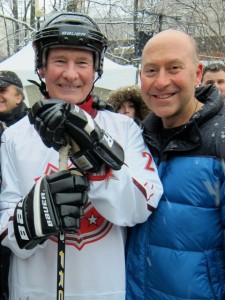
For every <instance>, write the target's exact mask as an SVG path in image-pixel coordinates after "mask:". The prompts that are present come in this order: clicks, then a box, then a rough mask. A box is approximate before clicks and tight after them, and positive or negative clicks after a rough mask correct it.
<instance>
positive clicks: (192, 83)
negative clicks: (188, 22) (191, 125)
mask: <svg viewBox="0 0 225 300" xmlns="http://www.w3.org/2000/svg"><path fill="white" fill-rule="evenodd" d="M202 68H203V66H202V64H201V63H200V62H199V61H198V55H197V47H196V43H195V41H194V39H193V38H192V37H190V36H189V35H187V34H186V33H184V32H181V31H177V30H172V29H169V30H165V31H162V32H160V33H159V34H157V35H155V36H154V37H153V38H152V39H150V40H149V41H148V43H147V44H146V46H145V48H144V50H143V53H142V64H141V71H140V79H141V90H142V97H143V99H144V102H145V103H146V105H147V106H148V107H149V108H150V110H151V111H153V112H154V113H155V114H156V115H157V116H158V117H161V118H162V121H163V126H164V127H165V128H172V127H177V126H180V125H182V124H185V123H186V122H187V121H188V120H189V118H190V117H191V116H192V115H193V112H194V111H195V107H196V103H198V102H197V100H196V99H195V87H196V86H198V85H199V84H200V82H201V78H202ZM199 107H200V105H199Z"/></svg>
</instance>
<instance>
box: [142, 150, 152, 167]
mask: <svg viewBox="0 0 225 300" xmlns="http://www.w3.org/2000/svg"><path fill="white" fill-rule="evenodd" d="M142 156H143V157H147V159H148V161H147V164H146V166H145V169H146V170H149V171H155V169H154V168H153V167H151V164H152V162H153V158H152V156H151V154H150V153H148V152H143V153H142Z"/></svg>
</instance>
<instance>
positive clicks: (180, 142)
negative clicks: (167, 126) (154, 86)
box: [127, 86, 225, 300]
mask: <svg viewBox="0 0 225 300" xmlns="http://www.w3.org/2000/svg"><path fill="white" fill-rule="evenodd" d="M196 97H197V98H198V99H199V101H201V102H204V104H205V105H204V106H203V108H202V109H201V110H199V111H198V112H197V113H196V114H195V115H194V117H192V119H191V120H190V121H189V122H188V123H187V124H186V125H185V126H182V127H181V128H180V131H179V132H177V133H176V134H175V135H174V136H172V138H170V140H169V142H168V144H167V146H166V148H165V150H164V151H163V152H162V151H160V140H159V138H158V135H159V134H158V133H159V130H160V126H162V123H161V120H160V119H159V118H157V117H156V116H155V115H154V114H153V113H151V114H150V115H149V116H148V117H147V118H146V119H145V122H144V126H145V132H144V135H145V139H146V142H147V143H148V145H149V148H150V150H151V152H152V154H153V156H154V157H155V159H156V162H158V168H159V169H158V170H159V175H160V178H161V180H162V183H163V186H164V195H163V197H162V199H161V201H160V203H159V206H158V208H157V209H156V211H155V212H154V213H153V214H152V216H151V217H150V218H149V219H148V221H147V222H145V223H143V224H140V225H137V226H135V227H134V228H132V229H131V231H130V236H129V239H128V241H129V242H128V245H127V246H128V247H127V300H175V299H176V300H181V299H182V300H184V299H185V300H186V299H188V300H197V299H198V300H200V299H201V300H203V299H204V300H205V299H219V300H222V299H225V251H224V246H225V243H224V237H225V231H224V229H225V206H224V204H225V107H224V106H223V99H222V96H221V95H220V94H219V93H218V92H217V89H216V88H215V87H214V86H207V87H205V88H201V89H199V90H198V91H197V92H196Z"/></svg>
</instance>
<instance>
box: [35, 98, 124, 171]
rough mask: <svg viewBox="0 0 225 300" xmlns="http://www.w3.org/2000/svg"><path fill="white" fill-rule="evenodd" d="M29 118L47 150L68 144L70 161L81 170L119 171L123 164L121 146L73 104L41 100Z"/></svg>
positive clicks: (57, 148)
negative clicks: (69, 145)
mask: <svg viewBox="0 0 225 300" xmlns="http://www.w3.org/2000/svg"><path fill="white" fill-rule="evenodd" d="M29 119H30V122H31V124H34V127H35V129H36V130H37V131H38V133H39V135H40V136H41V138H42V140H43V142H44V143H45V145H46V146H47V147H53V148H54V149H56V150H59V149H60V147H61V146H63V145H66V144H67V143H68V142H69V143H70V144H71V145H72V148H71V153H70V158H71V161H72V162H73V163H74V165H75V166H76V167H77V168H78V169H80V170H82V171H87V172H98V171H100V170H101V167H102V165H103V164H105V165H106V166H108V167H110V168H112V169H114V170H119V169H120V168H121V166H122V164H123V162H124V152H123V149H122V147H121V146H120V145H119V144H118V143H117V142H116V141H115V140H114V139H113V138H112V137H111V136H110V135H109V134H108V133H107V132H105V131H104V130H103V129H101V128H100V127H99V126H98V124H97V123H96V122H95V121H94V119H93V118H92V117H91V116H90V115H89V114H87V113H86V112H85V111H84V110H82V109H81V108H79V107H78V106H77V105H74V104H67V103H66V102H64V101H61V100H53V99H51V100H41V101H38V102H37V103H35V104H34V106H33V107H32V108H31V111H30V113H29ZM68 137H69V140H70V141H68ZM74 142H75V143H74ZM77 145H78V147H77Z"/></svg>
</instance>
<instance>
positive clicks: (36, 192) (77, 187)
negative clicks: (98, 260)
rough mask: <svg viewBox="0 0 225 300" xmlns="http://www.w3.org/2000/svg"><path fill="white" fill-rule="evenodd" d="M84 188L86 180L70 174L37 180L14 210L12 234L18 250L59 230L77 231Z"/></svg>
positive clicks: (64, 172) (64, 173)
mask: <svg viewBox="0 0 225 300" xmlns="http://www.w3.org/2000/svg"><path fill="white" fill-rule="evenodd" d="M88 189H89V182H88V180H87V178H86V177H84V176H79V175H73V174H71V172H70V171H60V172H57V173H54V174H52V175H49V176H47V175H44V176H43V177H41V178H40V179H39V180H38V181H37V182H36V184H35V185H34V186H33V188H32V189H31V191H30V192H29V194H28V195H27V196H26V197H25V199H24V200H23V201H21V202H19V203H18V205H17V207H16V209H15V214H14V231H15V236H16V240H17V242H18V245H19V247H20V248H25V249H32V248H34V247H35V246H36V245H37V244H40V243H42V242H43V241H44V240H46V239H47V238H48V237H50V236H52V235H55V234H56V233H58V232H60V231H62V230H65V231H68V232H75V231H77V230H78V229H79V227H80V218H81V217H82V216H83V214H84V213H83V206H84V205H85V204H86V202H87V200H88V196H87V191H88Z"/></svg>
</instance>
